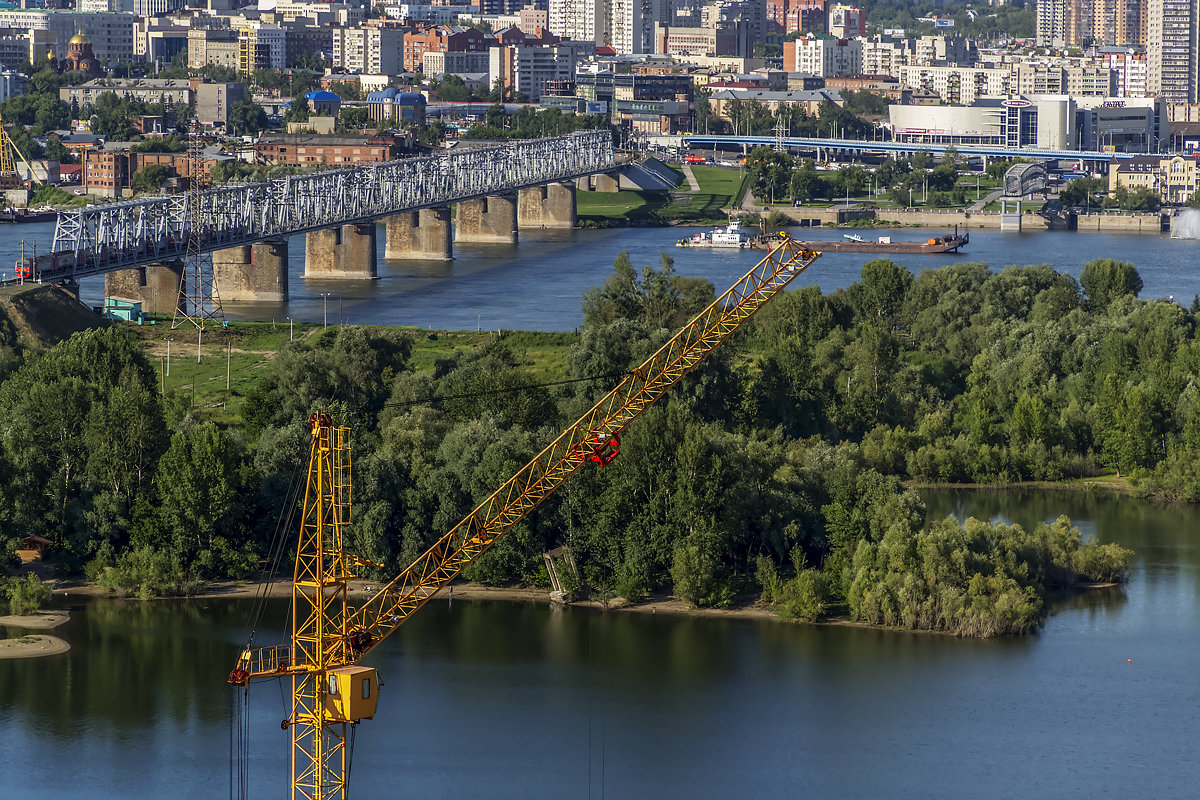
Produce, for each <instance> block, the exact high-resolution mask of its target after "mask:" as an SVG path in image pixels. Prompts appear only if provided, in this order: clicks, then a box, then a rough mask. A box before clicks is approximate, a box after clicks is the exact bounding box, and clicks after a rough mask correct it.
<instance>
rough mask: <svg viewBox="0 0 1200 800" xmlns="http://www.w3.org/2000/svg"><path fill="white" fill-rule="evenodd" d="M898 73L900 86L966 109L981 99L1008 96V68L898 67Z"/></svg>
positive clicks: (1009, 74)
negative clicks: (919, 90)
mask: <svg viewBox="0 0 1200 800" xmlns="http://www.w3.org/2000/svg"><path fill="white" fill-rule="evenodd" d="M899 72H900V74H899V75H897V76H896V77H897V78H899V79H900V84H901V85H902V86H907V87H908V88H910V89H923V90H925V91H927V92H934V93H936V94H937V95H938V96H939V97H941V98H942V100H943V101H944V102H947V103H957V104H960V105H968V106H969V105H971V104H972V103H974V102H975V101H976V100H978V99H979V98H981V97H1004V96H1006V95H1008V94H1010V93H1011V73H1010V71H1009V69H1008V68H1007V67H1005V68H995V67H993V68H984V67H901V68H900V70H899Z"/></svg>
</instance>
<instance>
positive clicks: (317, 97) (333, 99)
mask: <svg viewBox="0 0 1200 800" xmlns="http://www.w3.org/2000/svg"><path fill="white" fill-rule="evenodd" d="M304 99H305V100H311V101H313V102H315V103H340V102H342V98H340V97H338V96H337V95H336V94H334V93H333V92H327V91H325V90H324V89H317V90H316V91H315V92H309V93H308V94H306V95H304Z"/></svg>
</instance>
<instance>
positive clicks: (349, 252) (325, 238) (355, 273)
mask: <svg viewBox="0 0 1200 800" xmlns="http://www.w3.org/2000/svg"><path fill="white" fill-rule="evenodd" d="M304 277H305V278H354V279H365V280H372V279H374V278H378V277H379V274H378V273H377V272H376V270H375V223H374V222H355V223H351V224H350V225H337V226H335V227H332V228H322V229H321V230H318V231H313V232H312V233H307V234H305V238H304Z"/></svg>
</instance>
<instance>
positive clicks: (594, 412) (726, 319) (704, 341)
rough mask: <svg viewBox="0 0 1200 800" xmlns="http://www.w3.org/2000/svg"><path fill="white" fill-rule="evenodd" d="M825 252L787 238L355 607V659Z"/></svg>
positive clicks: (481, 551)
mask: <svg viewBox="0 0 1200 800" xmlns="http://www.w3.org/2000/svg"><path fill="white" fill-rule="evenodd" d="M820 255H821V254H820V253H817V252H815V251H812V250H807V249H805V248H803V247H801V246H799V245H798V244H796V243H795V242H794V241H792V239H791V238H790V237H787V236H784V237H783V238H782V239H781V240H780V242H779V244H778V245H777V246H775V247H774V248H772V250H771V251H770V252H769V253H768V254H767V256H766V257H765V258H763V260H762V261H760V262H759V263H758V264H756V265H755V266H754V268H753V269H751V270H750V271H749V272H747V273H746V274H745V275H744V276H742V278H741V280H739V281H738V282H737V283H735V284H734V285H733V286H732V287H731V288H730V289H729V290H728V291H726V292H725V293H724V294H723V295H721V296H720V297H718V298H717V299H716V300H715V301H714V302H713V303H712V304H711V305H709V306H708V308H706V309H704V310H703V311H701V312H700V313H699V314H698V315H697V316H696V317H695V319H693V320H692V321H691V322H689V323H688V324H687V325H685V326H684V327H683V328H682V329H681V330H680V331H679V333H678V334H676V335H675V336H674V337H673V338H672V339H671V340H670V341H668V342H667V343H666V344H664V345H663V346H662V347H661V348H659V350H658V351H657V352H656V353H654V355H652V356H650V358H648V359H646V361H645V362H644V363H643V364H641V365H640V366H639V367H637V368H636V369H634V370H633V371H632V372H631V373H630V374H629V376H628V377H626V378H625V379H624V380H623V381H621V383H620V384H619V385H618V386H617V387H616V388H615V389H613V390H612V391H611V392H609V393H608V394H607V395H605V396H604V397H603V398H602V399H601V400H600V402H598V403H596V405H595V406H593V407H592V408H591V410H590V411H588V412H587V413H586V414H584V415H583V416H582V417H580V418H579V420H578V421H577V422H576V423H575V424H574V425H572V426H571V427H569V428H567V429H566V430H565V431H564V432H563V433H562V434H561V435H560V436H559V437H558V438H557V439H555V440H554V441H553V442H552V443H551V444H550V445H549V446H548V447H547V448H546V449H545V450H543V451H542V452H541V453H539V454H538V455H537V456H536V457H535V458H534V459H533V460H532V461H530V462H529V463H528V464H527V465H525V467H523V468H522V469H521V470H520V471H519V472H517V474H516V475H514V476H513V477H512V478H510V479H509V480H508V481H507V482H506V483H505V484H504V485H503V486H501V487H500V488H499V489H497V490H496V491H495V492H494V493H492V495H491V496H489V497H488V498H487V499H485V500H484V501H483V502H482V503H480V504H479V505H478V506H476V508H475V509H474V510H473V511H471V513H470V514H468V515H467V516H466V517H465V518H464V519H463V520H462V521H461V522H459V523H458V525H456V526H455V527H454V528H453V529H452V530H451V531H450V532H449V533H446V534H445V535H443V536H442V537H441V538H440V539H438V540H437V541H436V542H435V543H434V544H433V546H432V547H430V548H429V549H428V550H427V551H426V552H425V553H424V554H423V555H421V556H420V557H419V558H418V559H417V560H416V561H415V562H413V564H412V565H411V566H409V567H408V568H407V569H406V570H404V571H403V572H402V573H400V575H398V576H397V577H396V578H394V579H393V580H392V581H391V582H390V583H388V584H387V585H386V586H384V587H383V588H382V589H380V591H379V592H378V593H377V594H375V595H374V596H373V597H371V598H370V599H369V600H368V601H367V602H366V603H365V604H364V605H363V606H362V607H360V608H359V609H358V610H357V611H356V612H354V613H353V614H352V615H351V617H350V620H349V627H350V629H351V630H364V631H367V632H369V633H370V634H371V640H370V642H369V643H368V644H367V645H366V646H365V647H364V648H362V649H360V650H358V651H356V653H355V654H354V656H355V659H356V660H357V659H359V658H361V657H362V656H363V655H365V653H366V652H367V651H369V650H370V649H371V648H373V647H374V646H375V645H377V644H378V643H379V642H380V641H382V640H383V639H384V638H385V637H386V636H387V635H388V634H390V633H391V632H392V631H394V630H395V629H396V628H397V627H398V626H399V625H400V624H401V623H403V622H404V621H405V620H406V619H407V618H408V617H409V616H411V615H412V614H413V612H415V611H416V610H417V609H418V608H420V607H421V606H423V605H424V604H425V603H426V602H428V601H429V600H430V598H432V597H433V596H434V595H435V594H437V592H438V591H440V590H441V589H442V587H444V586H445V585H446V584H448V583H449V582H450V581H452V580H453V579H454V578H455V576H457V575H458V574H459V573H460V572H461V571H462V570H463V569H464V568H465V567H466V566H467V565H468V564H470V563H471V562H472V561H474V560H475V559H476V558H478V557H479V556H480V555H482V554H483V553H484V552H486V551H487V549H488V548H489V547H491V546H492V544H493V543H494V542H495V541H496V539H498V538H499V537H500V536H502V535H503V534H504V533H505V532H507V531H508V530H509V529H511V528H512V527H513V526H514V525H516V524H517V523H518V522H519V521H521V520H522V519H524V518H525V516H526V515H527V514H528V513H529V512H530V511H532V510H533V509H534V508H535V507H536V506H537V505H538V504H539V503H541V502H542V500H544V499H545V498H546V497H547V496H548V495H549V494H550V493H551V492H552V491H554V490H555V489H556V488H557V487H558V486H559V485H560V484H561V483H562V482H563V481H564V480H565V479H566V478H567V477H568V476H569V475H571V473H573V472H574V471H575V470H577V469H578V468H579V467H580V466H581V465H583V464H584V463H585V462H586V461H587V460H588V459H589V457H590V456H591V455H592V454H593V452H594V451H595V447H596V443H597V441H604V440H607V438H608V437H611V436H612V435H613V434H616V433H619V432H620V431H621V430H623V429H624V428H625V426H626V425H628V424H629V423H630V422H632V421H633V420H634V419H635V418H636V417H637V416H638V415H639V414H641V413H642V412H643V411H644V410H645V409H646V408H647V407H649V406H650V405H651V404H652V403H654V402H655V401H656V400H658V399H659V398H660V397H662V396H663V394H665V393H666V392H667V390H668V389H670V388H671V387H672V386H674V385H675V383H676V382H678V381H679V380H680V379H681V378H682V377H683V376H684V375H686V374H687V373H688V372H690V371H691V370H692V369H693V368H694V367H695V366H696V364H697V363H699V362H700V360H701V359H703V358H704V357H705V356H707V355H708V354H709V353H710V352H712V350H713V349H714V348H715V347H717V345H719V344H720V343H721V342H723V341H725V340H726V339H727V338H729V336H730V335H731V334H732V333H733V332H734V331H736V330H737V329H738V328H740V327H741V326H742V325H743V324H745V323H746V321H747V320H749V319H750V318H751V317H752V316H754V314H755V313H756V312H757V311H758V310H759V309H760V308H761V307H762V306H763V304H765V303H766V302H767V301H768V300H770V299H771V298H772V297H773V296H774V295H775V294H776V293H777V292H778V291H779V290H781V289H782V288H783V287H785V286H786V285H787V284H788V283H790V282H791V280H792V279H793V278H795V277H796V276H797V275H799V274H800V273H801V272H803V271H804V270H805V269H807V268H808V267H809V266H810V265H811V264H812V263H813V262H814V261H816V260H817V258H818V257H820Z"/></svg>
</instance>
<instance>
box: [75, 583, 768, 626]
mask: <svg viewBox="0 0 1200 800" xmlns="http://www.w3.org/2000/svg"><path fill="white" fill-rule="evenodd" d="M380 585H381V584H379V583H377V582H374V581H365V580H364V581H351V583H350V593H351V596H352V597H353V598H354V599H355V600H356V601H360V602H361V601H362V600H365V599H367V598H368V597H370V596H371V594H373V593H374V592H375V591H377V590H378V589H379V587H380ZM368 589H370V591H368ZM264 592H265V593H266V596H267V597H272V598H286V597H289V596H291V583H290V582H289V581H276V582H275V583H272V584H271V585H270V586H267V587H264V585H263V584H261V583H257V582H253V581H222V582H215V583H210V584H209V585H208V587H207V588H206V589H205V590H204V591H203V592H201V593H200V594H199V595H196V597H201V598H208V597H211V598H220V597H232V598H246V599H252V598H255V597H259V596H260V595H262V594H263V593H264ZM71 595H84V596H89V597H104V596H107V595H109V592H107V591H106V590H104V589H102V588H100V587H99V586H96V585H94V584H89V583H83V582H74V581H72V582H59V583H57V584H56V585H55V587H54V597H55V599H58V598H69V597H70V596H71ZM447 597H448V591H447V590H446V589H443V590H442V591H441V593H440V594H439V595H438V599H439V600H440V599H443V598H447ZM454 599H455V600H502V601H506V602H514V603H540V604H543V605H548V604H549V603H550V592H549V591H548V590H546V589H540V588H536V587H496V586H484V585H482V584H478V583H469V582H467V581H461V582H456V583H455V584H454ZM571 605H572V606H573V607H576V608H591V609H596V610H603V609H604V605H603V604H602V603H600V602H598V601H595V600H583V601H579V602H575V603H572V604H571ZM608 610H609V611H619V612H622V613H627V614H674V615H686V616H694V617H720V618H727V619H756V620H780V617H779V616H778V615H776V614H775V613H774V612H772V611H771V610H770V609H768V608H766V607H765V606H763V605H761V604H759V603H754V604H752V605H745V606H739V607H737V608H729V609H724V608H695V607H693V606H692V605H691V603H688V602H687V601H686V600H681V599H680V598H678V597H673V596H671V595H668V594H665V593H658V594H655V595H652V596H651V597H649V598H647V599H646V600H643V601H642V602H640V603H627V602H625V601H624V600H622V599H620V598H617V599H616V600H613V601H612V602H610V603H609V605H608Z"/></svg>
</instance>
